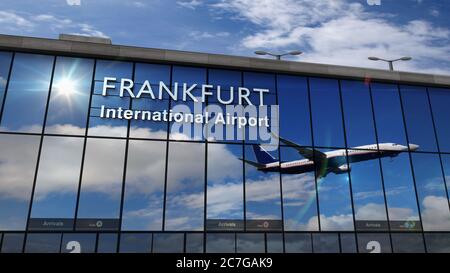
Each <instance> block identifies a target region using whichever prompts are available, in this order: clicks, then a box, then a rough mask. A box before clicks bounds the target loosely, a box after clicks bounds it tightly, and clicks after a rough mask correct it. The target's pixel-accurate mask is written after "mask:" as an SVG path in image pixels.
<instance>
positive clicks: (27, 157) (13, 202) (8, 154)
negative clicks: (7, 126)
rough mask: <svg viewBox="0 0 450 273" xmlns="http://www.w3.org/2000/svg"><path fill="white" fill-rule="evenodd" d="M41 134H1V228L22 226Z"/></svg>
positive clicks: (15, 228)
mask: <svg viewBox="0 0 450 273" xmlns="http://www.w3.org/2000/svg"><path fill="white" fill-rule="evenodd" d="M39 141H40V138H39V137H37V136H24V135H0V151H1V152H0V181H1V183H0V230H24V229H25V225H26V221H27V217H28V207H29V202H30V197H31V188H32V186H33V179H34V171H35V168H36V160H37V154H38V147H39Z"/></svg>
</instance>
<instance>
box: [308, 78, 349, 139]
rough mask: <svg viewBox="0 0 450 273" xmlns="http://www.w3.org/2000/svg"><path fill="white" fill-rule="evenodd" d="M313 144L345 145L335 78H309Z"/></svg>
mask: <svg viewBox="0 0 450 273" xmlns="http://www.w3.org/2000/svg"><path fill="white" fill-rule="evenodd" d="M310 90H311V92H310V94H311V111H312V121H313V124H312V126H313V132H314V145H316V146H319V147H345V143H344V129H343V126H342V113H341V103H340V96H339V86H338V81H337V80H330V79H319V78H311V79H310Z"/></svg>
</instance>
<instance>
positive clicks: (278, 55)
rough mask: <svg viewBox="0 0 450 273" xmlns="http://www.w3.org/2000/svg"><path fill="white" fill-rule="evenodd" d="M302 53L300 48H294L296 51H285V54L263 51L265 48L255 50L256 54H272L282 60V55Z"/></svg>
mask: <svg viewBox="0 0 450 273" xmlns="http://www.w3.org/2000/svg"><path fill="white" fill-rule="evenodd" d="M302 53H303V52H301V51H300V50H294V51H290V52H287V53H283V54H273V53H270V52H267V51H263V50H257V51H255V54H256V55H270V56H273V57H275V58H276V59H277V60H281V57H283V56H286V55H300V54H302Z"/></svg>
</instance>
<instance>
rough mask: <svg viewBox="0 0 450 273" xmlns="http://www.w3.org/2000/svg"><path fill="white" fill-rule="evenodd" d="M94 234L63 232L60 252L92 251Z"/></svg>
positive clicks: (93, 249)
mask: <svg viewBox="0 0 450 273" xmlns="http://www.w3.org/2000/svg"><path fill="white" fill-rule="evenodd" d="M96 239H97V235H96V234H88V233H86V234H76V233H74V234H70V233H67V234H64V236H63V241H62V245H61V253H94V252H95V241H96Z"/></svg>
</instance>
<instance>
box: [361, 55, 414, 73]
mask: <svg viewBox="0 0 450 273" xmlns="http://www.w3.org/2000/svg"><path fill="white" fill-rule="evenodd" d="M368 59H369V60H371V61H384V62H387V63H389V70H391V71H394V62H396V61H411V60H412V58H411V57H401V58H399V59H394V60H386V59H382V58H378V57H369V58H368Z"/></svg>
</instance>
